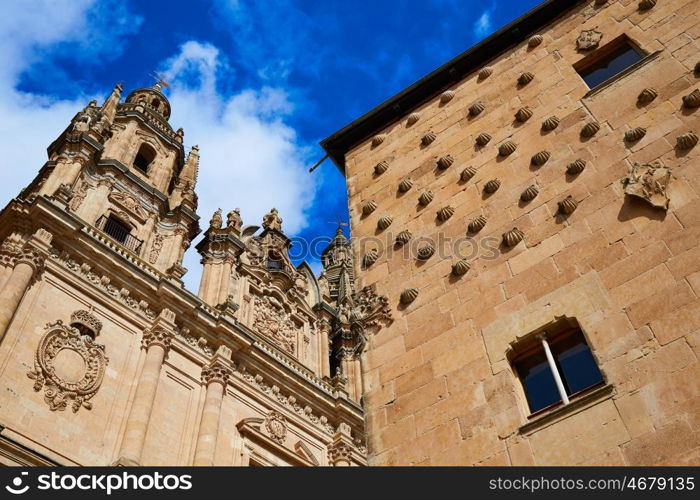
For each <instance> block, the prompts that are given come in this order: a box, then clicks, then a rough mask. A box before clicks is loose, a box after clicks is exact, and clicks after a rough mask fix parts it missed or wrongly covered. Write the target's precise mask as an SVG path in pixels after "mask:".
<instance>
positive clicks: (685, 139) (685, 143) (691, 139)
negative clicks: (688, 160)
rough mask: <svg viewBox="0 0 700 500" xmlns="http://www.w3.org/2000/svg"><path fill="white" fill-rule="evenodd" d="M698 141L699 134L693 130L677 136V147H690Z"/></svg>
mask: <svg viewBox="0 0 700 500" xmlns="http://www.w3.org/2000/svg"><path fill="white" fill-rule="evenodd" d="M697 143H698V136H697V135H696V134H694V133H693V132H688V133H687V134H683V135H679V136H678V137H676V147H677V148H678V149H690V148H692V147H694V146H695V145H696V144H697Z"/></svg>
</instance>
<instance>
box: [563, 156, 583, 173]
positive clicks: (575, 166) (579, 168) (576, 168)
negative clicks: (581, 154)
mask: <svg viewBox="0 0 700 500" xmlns="http://www.w3.org/2000/svg"><path fill="white" fill-rule="evenodd" d="M584 168H586V160H582V159H581V158H579V159H577V160H574V161H572V162H571V163H569V164H568V165H567V166H566V173H567V174H570V175H578V174H580V173H581V172H583V169H584Z"/></svg>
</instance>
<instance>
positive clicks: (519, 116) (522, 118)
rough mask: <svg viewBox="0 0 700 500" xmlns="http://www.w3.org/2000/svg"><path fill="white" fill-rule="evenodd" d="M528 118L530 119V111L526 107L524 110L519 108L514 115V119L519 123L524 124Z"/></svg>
mask: <svg viewBox="0 0 700 500" xmlns="http://www.w3.org/2000/svg"><path fill="white" fill-rule="evenodd" d="M530 118H532V110H531V109H530V108H528V107H527V106H525V107H524V108H520V109H519V110H518V111H517V112H516V113H515V119H516V120H518V121H519V122H520V123H525V122H526V121H528V120H529V119H530Z"/></svg>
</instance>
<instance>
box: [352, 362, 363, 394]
mask: <svg viewBox="0 0 700 500" xmlns="http://www.w3.org/2000/svg"><path fill="white" fill-rule="evenodd" d="M352 362H353V371H354V377H355V380H354V381H355V400H356V401H357V402H358V403H359V402H360V399H361V398H362V364H361V363H360V355H359V354H357V353H355V354H354V355H353V359H352Z"/></svg>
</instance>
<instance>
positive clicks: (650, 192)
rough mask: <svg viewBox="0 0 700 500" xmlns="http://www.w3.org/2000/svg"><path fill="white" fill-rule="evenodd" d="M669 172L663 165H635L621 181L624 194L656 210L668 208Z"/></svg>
mask: <svg viewBox="0 0 700 500" xmlns="http://www.w3.org/2000/svg"><path fill="white" fill-rule="evenodd" d="M669 182H671V170H670V169H669V168H668V167H664V166H663V165H639V164H638V163H635V164H634V165H633V166H632V168H631V169H630V173H629V174H628V175H627V177H625V178H624V179H623V180H622V184H623V185H624V186H625V194H628V195H630V196H636V197H638V198H641V199H643V200H645V201H646V202H647V203H649V204H651V205H652V206H654V207H657V208H663V209H664V210H666V209H667V208H668V202H669V197H668V184H669Z"/></svg>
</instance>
